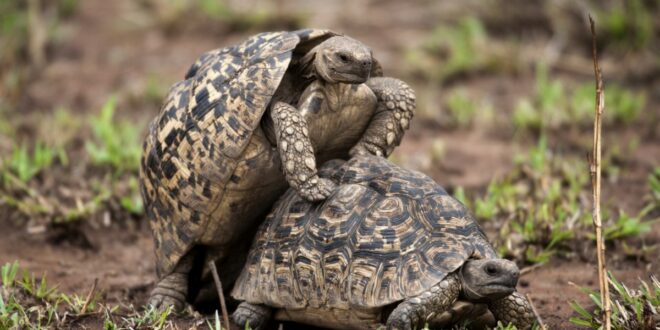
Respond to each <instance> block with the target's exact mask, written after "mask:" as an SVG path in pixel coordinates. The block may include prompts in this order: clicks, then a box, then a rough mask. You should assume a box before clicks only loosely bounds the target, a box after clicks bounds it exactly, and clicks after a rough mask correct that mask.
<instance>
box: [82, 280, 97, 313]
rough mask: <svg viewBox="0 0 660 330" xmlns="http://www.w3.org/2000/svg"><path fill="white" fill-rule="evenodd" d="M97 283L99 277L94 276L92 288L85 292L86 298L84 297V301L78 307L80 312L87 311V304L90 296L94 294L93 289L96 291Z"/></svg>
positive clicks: (90, 298) (90, 299)
mask: <svg viewBox="0 0 660 330" xmlns="http://www.w3.org/2000/svg"><path fill="white" fill-rule="evenodd" d="M98 284H99V279H98V278H95V279H94V284H92V289H91V290H89V293H88V294H87V298H85V303H84V304H83V306H82V308H81V309H80V314H85V312H87V306H88V305H89V303H90V302H92V297H93V296H94V291H96V286H97V285H98Z"/></svg>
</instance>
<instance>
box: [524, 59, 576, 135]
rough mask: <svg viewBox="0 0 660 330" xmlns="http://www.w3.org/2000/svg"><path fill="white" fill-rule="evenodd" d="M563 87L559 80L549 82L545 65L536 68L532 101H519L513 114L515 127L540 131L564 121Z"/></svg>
mask: <svg viewBox="0 0 660 330" xmlns="http://www.w3.org/2000/svg"><path fill="white" fill-rule="evenodd" d="M564 95H565V92H564V86H563V85H562V83H561V81H559V80H551V79H550V77H549V73H548V67H547V65H546V64H545V63H539V64H538V65H537V66H536V85H535V91H534V99H533V101H530V100H527V99H521V100H519V101H518V104H517V105H516V107H515V109H514V112H513V123H514V124H515V125H516V127H522V128H532V129H534V130H542V129H544V128H546V127H548V126H549V127H553V126H556V125H557V124H558V123H561V122H563V121H565V115H566V114H565V113H564V112H563V111H562V107H563V105H562V102H563V99H564V98H565V96H564Z"/></svg>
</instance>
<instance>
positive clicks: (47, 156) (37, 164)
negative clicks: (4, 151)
mask: <svg viewBox="0 0 660 330" xmlns="http://www.w3.org/2000/svg"><path fill="white" fill-rule="evenodd" d="M56 159H58V160H59V161H60V163H62V164H66V163H68V157H67V156H66V153H65V152H64V149H62V148H61V147H57V148H55V147H49V146H47V145H46V144H44V143H42V142H37V143H35V144H34V145H33V146H32V147H31V148H29V147H28V146H27V145H26V144H21V145H20V146H15V147H14V150H13V151H12V153H11V155H10V157H7V158H6V159H4V160H3V162H2V164H0V170H1V172H2V174H3V179H4V182H5V184H8V183H9V182H10V181H11V180H12V179H14V178H15V179H18V180H19V181H20V182H22V183H26V182H28V181H29V180H30V179H32V178H33V177H34V176H36V175H37V174H39V173H40V172H41V171H43V170H44V169H46V168H48V167H50V166H51V165H52V164H53V162H54V161H55V160H56Z"/></svg>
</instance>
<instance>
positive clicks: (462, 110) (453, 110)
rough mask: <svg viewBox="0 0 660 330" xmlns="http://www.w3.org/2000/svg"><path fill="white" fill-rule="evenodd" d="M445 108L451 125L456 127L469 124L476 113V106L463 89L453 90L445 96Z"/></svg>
mask: <svg viewBox="0 0 660 330" xmlns="http://www.w3.org/2000/svg"><path fill="white" fill-rule="evenodd" d="M447 109H448V110H449V114H450V115H451V119H452V125H454V126H457V127H468V126H470V125H471V124H472V123H473V122H474V120H475V117H476V115H477V109H478V106H477V104H475V102H474V101H473V100H472V99H470V98H469V97H468V95H467V93H466V92H465V90H461V89H459V90H454V91H453V92H452V93H451V94H449V96H448V97H447Z"/></svg>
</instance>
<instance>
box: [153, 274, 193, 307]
mask: <svg viewBox="0 0 660 330" xmlns="http://www.w3.org/2000/svg"><path fill="white" fill-rule="evenodd" d="M187 294H188V281H187V280H186V276H185V275H183V274H178V273H175V274H171V275H169V276H167V277H165V278H163V279H162V280H161V281H160V282H158V284H156V287H155V288H154V289H153V291H151V295H150V296H149V302H148V305H151V306H152V307H154V308H156V309H159V310H165V309H168V308H170V307H171V308H172V311H174V312H180V311H183V309H184V308H185V307H186V295H187Z"/></svg>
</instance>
